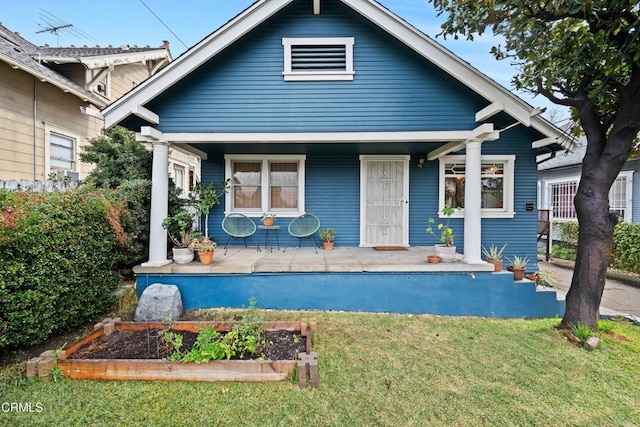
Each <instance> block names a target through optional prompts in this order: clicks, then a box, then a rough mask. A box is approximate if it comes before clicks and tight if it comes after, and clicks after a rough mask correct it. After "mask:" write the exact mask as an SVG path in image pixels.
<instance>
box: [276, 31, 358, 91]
mask: <svg viewBox="0 0 640 427" xmlns="http://www.w3.org/2000/svg"><path fill="white" fill-rule="evenodd" d="M354 43H355V40H354V38H353V37H339V38H283V39H282V45H283V46H284V72H283V73H282V74H283V75H284V79H285V80H286V81H296V80H297V81H301V80H353V75H354V71H353V45H354Z"/></svg>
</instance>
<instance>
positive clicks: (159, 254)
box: [142, 141, 171, 267]
mask: <svg viewBox="0 0 640 427" xmlns="http://www.w3.org/2000/svg"><path fill="white" fill-rule="evenodd" d="M152 145H153V169H152V172H151V214H150V215H151V219H150V226H149V261H147V262H145V263H143V264H142V265H143V266H145V267H158V266H161V265H166V264H169V263H170V262H171V261H169V260H167V230H165V229H164V228H162V220H164V219H165V218H166V217H167V215H168V213H169V144H167V142H166V141H154V142H153V144H152Z"/></svg>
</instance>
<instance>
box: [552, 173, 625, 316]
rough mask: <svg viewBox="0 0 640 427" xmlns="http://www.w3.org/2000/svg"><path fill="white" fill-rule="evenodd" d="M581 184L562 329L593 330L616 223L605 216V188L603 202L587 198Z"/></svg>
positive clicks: (607, 215)
mask: <svg viewBox="0 0 640 427" xmlns="http://www.w3.org/2000/svg"><path fill="white" fill-rule="evenodd" d="M584 184H585V183H584V182H581V183H580V188H579V189H578V194H576V198H575V205H576V210H577V211H578V218H579V221H580V233H579V237H578V253H577V255H576V265H575V269H574V271H573V278H572V280H571V288H570V289H569V292H568V293H567V298H566V304H567V305H566V311H565V314H564V318H563V319H562V328H567V329H571V328H573V327H576V326H578V325H585V326H588V327H589V328H592V329H596V327H597V325H598V316H599V309H600V301H601V300H602V293H603V292H604V286H605V279H606V275H607V267H608V265H609V255H610V254H611V248H612V245H613V228H614V226H615V223H616V221H614V220H613V219H612V218H611V215H610V214H609V212H608V210H609V201H608V198H607V193H608V187H607V188H606V189H605V190H604V193H605V197H604V198H603V197H602V195H600V197H589V196H588V195H585V194H584V193H585V191H584V190H581V189H584V188H585V187H586V185H584ZM592 185H593V184H592ZM600 186H602V184H600ZM600 193H602V191H601V192H600Z"/></svg>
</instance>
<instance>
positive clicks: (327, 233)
mask: <svg viewBox="0 0 640 427" xmlns="http://www.w3.org/2000/svg"><path fill="white" fill-rule="evenodd" d="M337 232H338V230H336V229H335V228H332V227H329V228H321V229H320V239H322V246H323V247H324V250H325V251H330V250H333V244H334V240H335V239H336V233H337Z"/></svg>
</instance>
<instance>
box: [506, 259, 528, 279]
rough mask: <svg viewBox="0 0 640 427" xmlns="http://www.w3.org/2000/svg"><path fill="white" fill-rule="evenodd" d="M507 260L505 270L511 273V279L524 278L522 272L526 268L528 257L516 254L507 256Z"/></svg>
mask: <svg viewBox="0 0 640 427" xmlns="http://www.w3.org/2000/svg"><path fill="white" fill-rule="evenodd" d="M508 261H509V264H510V265H509V267H507V270H509V271H511V272H512V273H513V280H522V279H524V272H525V270H526V268H527V263H528V262H529V257H520V256H517V255H516V256H514V257H513V258H510V259H509V258H508Z"/></svg>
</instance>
